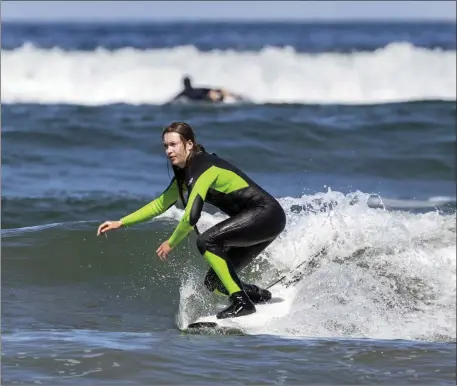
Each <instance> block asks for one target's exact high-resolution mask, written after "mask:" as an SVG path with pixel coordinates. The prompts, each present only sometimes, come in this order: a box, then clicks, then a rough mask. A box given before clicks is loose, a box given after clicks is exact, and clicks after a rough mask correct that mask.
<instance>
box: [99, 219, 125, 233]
mask: <svg viewBox="0 0 457 386" xmlns="http://www.w3.org/2000/svg"><path fill="white" fill-rule="evenodd" d="M121 226H122V222H121V221H105V222H104V223H103V224H102V225H100V226H99V227H98V231H97V236H100V234H102V233H105V232H108V231H110V230H111V229H117V228H120V227H121Z"/></svg>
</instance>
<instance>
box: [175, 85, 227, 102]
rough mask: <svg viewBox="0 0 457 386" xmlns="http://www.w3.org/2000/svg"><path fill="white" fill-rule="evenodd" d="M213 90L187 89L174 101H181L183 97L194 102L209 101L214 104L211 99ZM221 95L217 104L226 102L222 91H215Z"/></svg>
mask: <svg viewBox="0 0 457 386" xmlns="http://www.w3.org/2000/svg"><path fill="white" fill-rule="evenodd" d="M210 91H211V89H210V88H185V89H184V90H183V91H182V92H181V93H180V94H179V95H177V96H176V97H175V98H174V99H175V100H176V99H179V98H181V97H186V98H188V99H190V100H192V101H207V102H213V100H212V99H211V98H210V97H209V93H210ZM215 91H217V92H218V94H219V99H218V100H217V101H216V102H222V101H223V100H224V96H223V95H222V92H221V91H220V90H215Z"/></svg>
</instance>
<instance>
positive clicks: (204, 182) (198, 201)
mask: <svg viewBox="0 0 457 386" xmlns="http://www.w3.org/2000/svg"><path fill="white" fill-rule="evenodd" d="M219 170H220V169H218V168H217V167H215V166H211V167H210V168H208V169H207V170H206V171H205V172H204V173H202V174H201V175H200V177H198V179H197V181H195V186H194V187H193V189H192V192H191V194H190V197H189V201H188V202H187V205H186V209H185V211H184V216H183V217H182V218H181V221H180V222H179V224H178V226H177V227H176V229H175V231H174V232H173V234H172V235H171V237H170V239H169V240H168V243H169V244H170V246H171V247H173V248H174V247H175V246H177V245H178V244H179V243H180V242H181V241H182V240H184V238H185V237H186V236H187V235H188V234H189V232H190V231H191V230H192V229H193V227H194V225H196V224H197V222H198V219H199V218H200V215H201V211H202V209H203V203H204V201H205V198H206V193H207V192H208V189H209V188H210V187H211V185H212V184H213V183H214V182H215V181H216V179H217V177H218V175H219Z"/></svg>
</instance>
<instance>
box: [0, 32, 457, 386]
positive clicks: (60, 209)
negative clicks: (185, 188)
mask: <svg viewBox="0 0 457 386" xmlns="http://www.w3.org/2000/svg"><path fill="white" fill-rule="evenodd" d="M2 27H3V28H2V71H1V95H2V115H1V123H2V241H1V242H2V249H1V252H2V253H1V258H2V277H1V279H2V287H1V290H2V320H1V322H2V343H3V345H2V384H5V385H7V384H40V383H41V384H50V385H52V384H55V385H57V384H58V385H61V384H65V385H73V384H75V385H76V384H77V385H115V384H119V385H127V384H128V385H143V384H174V385H181V384H188V385H206V384H208V385H209V384H215V383H222V384H246V385H248V384H281V385H298V384H304V383H306V382H308V383H313V384H317V383H321V384H385V385H390V384H418V383H420V384H434V385H447V384H451V383H452V384H454V383H455V372H456V346H455V342H456V186H455V177H456V166H455V165H456V160H455V144H456V131H455V127H456V26H455V24H452V23H451V24H449V23H448V24H446V23H397V24H392V23H377V24H360V23H358V24H357V23H356V24H354V23H345V24H336V23H333V24H297V23H257V24H251V23H222V24H221V23H218V24H216V23H213V24H211V23H206V24H199V23H184V24H177V23H176V24H165V23H161V24H155V25H148V24H70V25H65V24H41V25H40V24H8V23H6V24H4V25H3V26H2ZM184 74H189V75H190V76H191V77H192V79H193V80H194V83H195V84H196V85H214V86H219V87H226V88H228V89H230V90H232V91H234V92H238V93H241V94H243V95H245V96H247V97H248V98H249V99H251V100H252V103H249V104H235V103H228V104H223V105H198V104H187V105H165V104H164V103H165V102H166V101H167V100H168V99H169V98H171V97H172V96H174V95H175V94H176V93H177V92H179V90H180V82H181V78H182V76H183V75H184ZM177 120H180V121H186V122H189V123H190V124H191V125H192V126H193V127H194V129H195V131H196V133H197V139H198V141H199V142H200V143H202V144H203V145H204V146H205V147H206V148H207V149H208V150H209V151H211V152H216V153H217V154H218V155H219V156H221V157H224V158H226V159H228V160H230V161H231V162H233V163H235V164H236V165H237V166H239V167H241V168H242V169H243V170H244V171H245V172H246V173H247V174H249V175H250V176H251V177H252V178H254V179H255V180H256V181H257V182H259V183H260V184H261V185H262V186H263V187H264V188H265V189H267V190H268V191H270V192H271V193H272V194H273V195H274V196H275V197H277V198H278V200H279V202H280V203H281V205H282V206H283V207H284V209H285V211H286V213H287V226H286V229H285V231H284V232H283V233H282V234H281V236H280V237H279V238H278V239H277V240H276V241H275V242H274V243H273V244H272V245H271V246H270V247H269V248H268V249H267V250H266V251H265V253H263V254H262V255H261V256H259V258H258V259H257V260H256V261H255V262H254V263H253V264H252V265H251V266H249V267H248V268H247V269H246V270H245V271H243V272H242V273H241V276H242V277H243V278H244V279H246V280H248V281H252V282H255V283H257V284H259V285H268V284H270V283H272V282H274V281H275V280H277V279H278V278H279V277H281V276H282V275H288V277H289V278H291V277H294V276H295V275H297V274H299V276H300V277H301V280H300V281H298V282H297V283H295V285H293V286H291V287H289V288H284V286H282V285H281V284H279V285H278V286H276V287H273V293H274V294H275V291H276V292H278V293H285V294H286V296H287V300H288V302H287V306H286V305H284V307H283V309H282V310H281V314H280V315H270V316H266V315H265V314H263V315H259V319H258V320H257V324H256V327H255V328H254V327H252V325H249V324H245V325H244V327H243V326H242V327H243V328H242V330H243V333H242V334H228V335H221V334H210V333H202V334H190V333H189V332H185V331H182V330H183V329H184V327H185V325H186V324H187V323H188V322H190V321H193V320H195V319H197V318H199V317H201V316H204V315H209V314H211V313H214V312H215V311H216V310H218V309H220V308H222V307H224V306H225V305H226V304H227V302H226V300H225V299H223V298H220V297H217V296H215V295H212V294H209V293H207V292H206V291H205V289H204V287H203V284H202V280H203V277H204V275H205V273H206V270H207V268H208V267H207V265H206V263H205V262H204V261H203V259H202V258H201V256H200V255H199V253H198V251H197V249H196V247H195V240H196V236H195V235H193V234H192V235H191V236H190V237H189V239H188V240H187V241H184V242H183V243H182V245H180V246H179V247H178V248H177V249H176V250H175V251H174V252H173V254H172V255H171V256H170V259H169V261H167V262H166V263H163V262H161V261H160V260H159V259H158V258H157V257H156V255H155V250H156V249H157V247H158V245H159V244H160V243H161V242H162V241H164V240H166V239H167V237H168V236H169V235H170V234H171V232H172V231H173V229H174V227H175V226H176V224H177V222H178V221H179V219H180V218H181V216H182V213H183V212H182V208H181V207H180V206H178V207H177V208H175V207H174V208H172V209H170V210H169V211H168V212H166V213H165V214H164V215H162V216H160V217H158V218H156V219H153V220H151V221H149V222H147V223H145V224H139V225H136V226H134V227H131V228H128V229H123V230H119V231H116V232H111V233H109V234H108V235H107V237H96V230H97V227H98V225H99V224H100V223H101V222H102V221H104V220H107V219H119V218H120V217H122V216H124V215H125V214H128V213H130V212H131V211H133V210H135V209H137V208H139V207H140V206H143V205H144V204H145V203H147V202H149V201H151V200H152V199H153V198H155V197H156V196H157V195H158V194H160V193H161V192H162V190H163V189H164V188H165V187H166V186H167V185H168V182H169V180H170V178H171V173H172V172H171V168H169V167H167V161H166V159H165V156H164V154H163V147H162V145H161V141H160V135H161V130H162V128H163V127H164V126H165V125H167V124H169V123H171V122H173V121H177ZM223 218H225V216H224V215H222V214H221V213H219V212H218V211H217V210H216V209H215V208H212V207H210V206H208V207H205V209H204V213H203V215H202V217H201V219H200V221H199V224H198V226H199V228H200V229H201V230H204V229H207V228H208V227H210V226H211V225H214V224H216V223H217V222H219V221H221V220H222V219H223ZM322 249H324V251H325V252H324V253H322V254H319V253H318V252H319V251H321V250H322ZM300 264H302V265H301V266H300V268H299V269H298V270H294V267H297V266H298V265H300ZM281 291H282V292H281ZM284 291H285V292H284ZM262 318H263V319H262ZM241 319H242V318H240V320H241ZM240 323H241V324H242V321H240Z"/></svg>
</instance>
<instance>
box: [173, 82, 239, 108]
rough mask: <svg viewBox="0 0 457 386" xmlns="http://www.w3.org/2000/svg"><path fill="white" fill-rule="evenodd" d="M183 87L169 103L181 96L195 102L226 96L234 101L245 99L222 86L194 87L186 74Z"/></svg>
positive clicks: (215, 101)
mask: <svg viewBox="0 0 457 386" xmlns="http://www.w3.org/2000/svg"><path fill="white" fill-rule="evenodd" d="M183 87H184V89H183V90H182V91H181V92H180V93H179V94H178V95H176V96H175V97H174V98H173V99H172V100H171V101H170V102H169V103H173V102H176V101H178V100H180V99H182V98H185V99H187V100H191V101H197V102H212V103H217V102H224V101H226V100H227V98H232V99H233V100H235V101H239V102H246V101H247V100H246V99H245V98H244V97H242V96H241V95H238V94H234V93H232V92H230V91H228V90H225V89H222V88H219V89H218V88H206V87H199V88H194V87H193V86H192V82H191V81H190V78H189V77H188V76H186V77H184V78H183Z"/></svg>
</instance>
